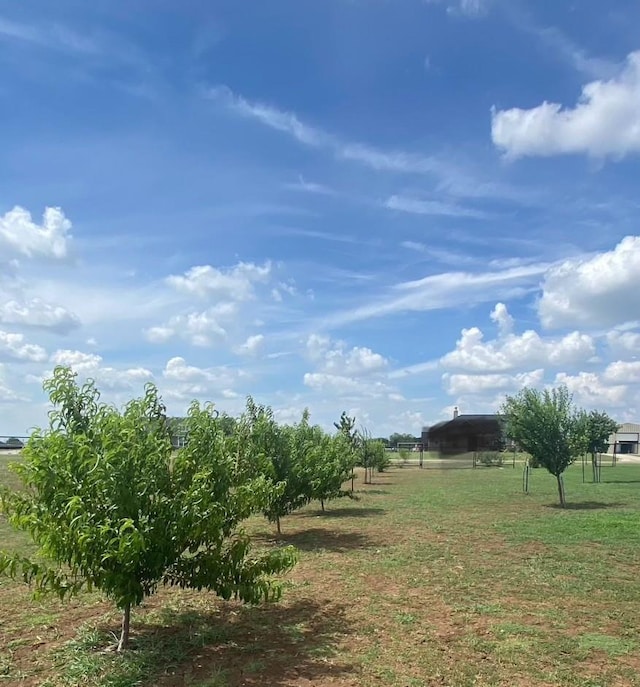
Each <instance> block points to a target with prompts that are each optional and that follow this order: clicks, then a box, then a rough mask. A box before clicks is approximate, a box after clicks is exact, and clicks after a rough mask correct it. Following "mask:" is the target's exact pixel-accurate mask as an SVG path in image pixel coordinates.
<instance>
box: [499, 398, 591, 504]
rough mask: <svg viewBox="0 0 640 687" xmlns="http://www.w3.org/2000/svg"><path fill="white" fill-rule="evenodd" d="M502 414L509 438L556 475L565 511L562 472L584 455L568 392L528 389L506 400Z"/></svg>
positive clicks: (579, 423)
mask: <svg viewBox="0 0 640 687" xmlns="http://www.w3.org/2000/svg"><path fill="white" fill-rule="evenodd" d="M500 412H501V414H502V415H503V416H504V418H505V420H506V433H507V436H508V437H509V438H511V439H512V440H513V441H514V442H515V443H516V444H518V446H520V447H521V448H522V449H523V450H524V451H526V452H527V453H529V454H530V455H531V456H532V457H533V458H534V459H535V460H536V461H537V462H538V463H539V464H540V465H541V466H543V467H545V468H546V469H547V470H548V471H549V472H550V473H551V474H552V475H554V476H555V478H556V480H557V483H558V497H559V500H560V505H561V506H562V507H563V508H564V507H565V505H566V499H565V492H564V484H563V481H562V473H563V472H564V471H565V470H566V469H567V468H568V467H569V466H570V465H571V464H572V463H573V462H574V461H575V460H576V458H578V457H579V456H580V455H581V452H582V447H583V445H584V440H583V432H582V428H581V424H582V423H581V421H580V417H579V414H578V413H577V412H576V410H575V408H574V407H573V404H572V398H571V394H570V393H569V391H568V389H567V388H566V387H565V386H561V387H558V388H556V389H552V390H551V391H549V390H544V391H538V390H537V389H531V388H525V389H523V390H522V391H521V392H520V393H519V394H518V395H517V396H509V397H507V399H506V400H505V402H504V404H503V406H502V408H501V411H500Z"/></svg>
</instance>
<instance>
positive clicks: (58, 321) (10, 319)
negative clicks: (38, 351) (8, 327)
mask: <svg viewBox="0 0 640 687" xmlns="http://www.w3.org/2000/svg"><path fill="white" fill-rule="evenodd" d="M0 322H4V323H6V324H18V325H25V326H28V327H36V328H38V329H49V330H51V331H54V332H57V333H59V334H68V333H69V332H70V331H72V330H74V329H77V328H78V327H79V326H80V319H79V318H78V316H77V315H75V314H74V313H72V312H71V311H69V310H67V309H66V308H63V307H62V306H60V305H52V304H51V303H47V302H46V301H43V300H42V299H40V298H31V299H28V300H24V301H17V300H13V299H12V300H8V301H6V302H5V303H3V304H2V305H0Z"/></svg>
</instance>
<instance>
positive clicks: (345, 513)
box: [300, 506, 386, 518]
mask: <svg viewBox="0 0 640 687" xmlns="http://www.w3.org/2000/svg"><path fill="white" fill-rule="evenodd" d="M385 513H386V510H385V509H384V508H377V507H373V506H372V507H366V506H363V507H362V508H358V506H354V507H353V508H331V506H327V509H326V510H324V511H323V510H316V511H306V512H304V513H300V516H301V517H303V518H372V517H374V516H376V515H384V514H385Z"/></svg>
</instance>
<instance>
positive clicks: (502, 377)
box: [442, 369, 544, 396]
mask: <svg viewBox="0 0 640 687" xmlns="http://www.w3.org/2000/svg"><path fill="white" fill-rule="evenodd" d="M543 379H544V370H543V369H537V370H532V371H530V372H521V373H518V374H515V375H507V374H484V375H466V374H449V373H445V374H444V375H443V376H442V381H443V383H444V386H445V389H446V391H447V393H449V394H451V395H452V396H460V395H475V394H479V395H483V394H486V393H487V392H488V391H505V392H512V391H516V390H518V389H522V388H524V387H526V386H528V387H538V386H540V385H541V384H542V381H543Z"/></svg>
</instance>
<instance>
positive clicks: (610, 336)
mask: <svg viewBox="0 0 640 687" xmlns="http://www.w3.org/2000/svg"><path fill="white" fill-rule="evenodd" d="M606 340H607V344H608V346H609V349H610V350H611V352H612V353H613V354H614V355H632V356H634V357H635V356H640V332H634V331H619V330H617V329H614V330H613V331H610V332H608V333H607V335H606Z"/></svg>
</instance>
